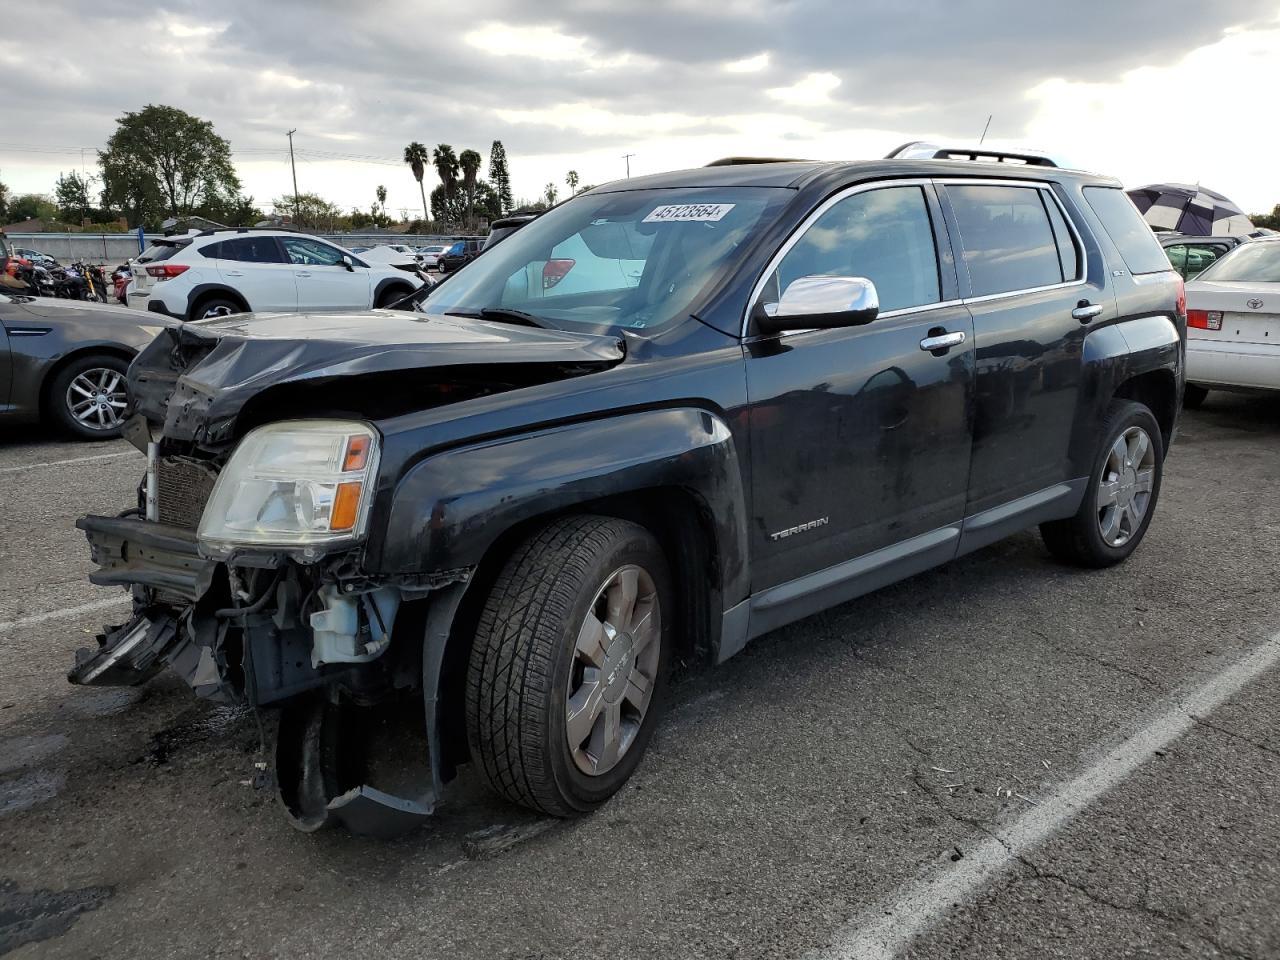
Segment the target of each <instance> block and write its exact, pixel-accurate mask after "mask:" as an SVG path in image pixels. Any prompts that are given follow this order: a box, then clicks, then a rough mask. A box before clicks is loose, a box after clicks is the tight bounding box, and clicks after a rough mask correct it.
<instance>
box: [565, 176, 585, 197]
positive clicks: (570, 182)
mask: <svg viewBox="0 0 1280 960" xmlns="http://www.w3.org/2000/svg"><path fill="white" fill-rule="evenodd" d="M564 182H565V186H567V187H568V188H569V196H573V195H574V194H575V193H577V192H578V184H579V183H581V182H582V181H581V178H579V176H578V171H577V170H570V171H569V172H568V173H566V174H565V176H564Z"/></svg>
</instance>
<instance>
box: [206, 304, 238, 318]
mask: <svg viewBox="0 0 1280 960" xmlns="http://www.w3.org/2000/svg"><path fill="white" fill-rule="evenodd" d="M231 313H232V311H231V308H230V307H229V306H227V305H226V304H225V303H219V304H215V305H214V306H212V307H208V308H206V309H205V311H204V312H203V313H202V314H200V319H201V320H208V319H210V318H211V317H229V316H231Z"/></svg>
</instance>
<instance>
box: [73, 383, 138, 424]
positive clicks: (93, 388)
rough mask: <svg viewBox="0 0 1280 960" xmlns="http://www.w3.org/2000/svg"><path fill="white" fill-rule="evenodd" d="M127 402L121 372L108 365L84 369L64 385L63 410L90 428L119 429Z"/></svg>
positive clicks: (127, 398) (127, 396)
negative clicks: (69, 382)
mask: <svg viewBox="0 0 1280 960" xmlns="http://www.w3.org/2000/svg"><path fill="white" fill-rule="evenodd" d="M128 402H129V395H128V393H126V392H125V380H124V374H122V373H120V372H119V371H118V370H112V369H110V368H109V367H92V368H90V369H88V370H85V371H84V372H83V373H81V374H80V375H79V376H78V377H76V378H75V379H74V380H72V381H71V384H70V385H69V386H68V387H67V396H66V403H67V409H69V410H70V411H71V416H73V417H74V418H75V419H76V420H77V421H78V422H79V423H80V424H81V425H82V426H84V427H87V428H88V429H90V430H100V431H103V432H104V433H105V432H107V431H110V430H117V429H119V427H120V422H121V420H122V419H123V416H124V409H125V407H126V406H127V405H128Z"/></svg>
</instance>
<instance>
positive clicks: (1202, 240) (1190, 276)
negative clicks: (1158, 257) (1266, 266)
mask: <svg viewBox="0 0 1280 960" xmlns="http://www.w3.org/2000/svg"><path fill="white" fill-rule="evenodd" d="M1156 236H1157V237H1158V238H1159V240H1160V246H1162V247H1164V252H1165V255H1166V256H1167V257H1168V258H1169V262H1170V263H1171V264H1173V269H1175V270H1177V271H1178V273H1180V274H1182V278H1183V279H1184V280H1194V279H1195V278H1196V277H1197V276H1199V275H1200V274H1201V273H1202V272H1203V271H1205V270H1207V269H1208V268H1209V267H1210V266H1212V265H1213V264H1214V263H1216V262H1217V261H1218V260H1219V259H1221V258H1222V257H1225V256H1226V255H1227V253H1228V252H1230V251H1231V250H1233V249H1235V248H1236V247H1237V246H1239V245H1240V244H1242V243H1244V242H1245V241H1246V240H1248V239H1249V238H1248V237H1247V236H1243V235H1238V236H1222V237H1193V236H1187V235H1186V234H1181V233H1158V234H1156Z"/></svg>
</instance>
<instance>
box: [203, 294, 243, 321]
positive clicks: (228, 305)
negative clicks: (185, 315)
mask: <svg viewBox="0 0 1280 960" xmlns="http://www.w3.org/2000/svg"><path fill="white" fill-rule="evenodd" d="M233 313H244V307H242V306H240V304H238V303H236V302H235V301H234V300H232V299H231V298H230V297H210V298H209V299H208V300H201V301H200V302H199V303H198V304H196V307H195V309H194V310H192V311H191V319H192V320H216V319H217V318H218V317H229V316H231V315H232V314H233Z"/></svg>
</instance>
